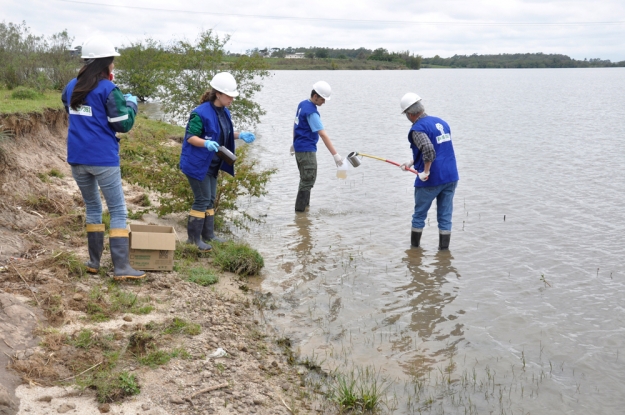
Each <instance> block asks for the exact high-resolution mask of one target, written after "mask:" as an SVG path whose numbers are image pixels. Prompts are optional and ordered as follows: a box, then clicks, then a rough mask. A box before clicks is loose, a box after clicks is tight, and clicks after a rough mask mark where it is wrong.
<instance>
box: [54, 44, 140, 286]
mask: <svg viewBox="0 0 625 415" xmlns="http://www.w3.org/2000/svg"><path fill="white" fill-rule="evenodd" d="M115 56H119V53H117V51H116V50H115V47H114V46H113V44H112V43H111V42H109V40H108V39H107V38H105V37H102V36H94V37H92V38H90V39H88V40H87V41H86V42H85V43H84V44H83V45H82V59H84V65H83V67H82V68H80V71H78V76H77V77H76V78H74V79H72V80H71V81H70V82H69V83H68V84H67V86H66V87H65V89H64V90H63V93H62V95H61V100H62V101H63V105H64V106H65V110H66V111H67V112H68V114H69V128H68V132H67V162H68V163H69V164H70V165H71V166H72V176H73V177H74V180H76V184H77V185H78V188H79V189H80V193H81V194H82V199H83V201H84V202H85V208H86V216H87V219H86V222H87V243H88V246H89V262H87V264H86V266H87V271H88V272H90V273H93V274H95V273H97V272H98V270H99V269H100V259H101V257H102V251H103V250H104V224H103V223H102V202H101V201H100V191H102V194H103V195H104V199H105V200H106V206H107V207H108V209H109V213H110V215H111V229H110V232H109V244H110V249H111V258H112V260H113V268H114V269H113V278H114V279H116V280H125V279H141V278H144V277H145V272H143V271H138V270H136V269H133V268H132V267H131V266H130V262H129V256H128V254H129V246H128V230H127V229H126V216H127V213H128V212H127V211H126V201H125V200H124V191H123V189H122V178H121V171H120V168H119V139H118V138H117V136H116V135H115V133H126V132H128V131H130V129H131V128H132V127H133V125H134V122H135V115H136V113H137V97H135V96H132V95H130V94H126V95H122V93H121V91H120V90H119V88H117V86H116V85H115V84H114V83H113V82H111V79H112V78H113V76H112V75H113V68H114V66H115V65H114V64H113V59H114V58H115Z"/></svg>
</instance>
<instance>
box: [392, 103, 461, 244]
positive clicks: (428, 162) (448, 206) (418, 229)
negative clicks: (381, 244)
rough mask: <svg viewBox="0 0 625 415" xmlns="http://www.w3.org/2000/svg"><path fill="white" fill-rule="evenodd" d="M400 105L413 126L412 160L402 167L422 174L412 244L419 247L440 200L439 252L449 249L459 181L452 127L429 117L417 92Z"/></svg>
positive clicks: (410, 134)
mask: <svg viewBox="0 0 625 415" xmlns="http://www.w3.org/2000/svg"><path fill="white" fill-rule="evenodd" d="M400 106H401V110H402V113H403V114H406V118H408V120H410V122H411V123H412V127H411V128H410V131H409V132H408V141H409V142H410V148H411V149H412V160H410V161H407V162H406V163H403V164H402V165H401V166H400V168H401V169H402V170H407V169H409V168H410V167H411V166H413V165H414V168H415V169H416V170H417V171H418V172H419V174H418V177H417V178H416V179H415V193H414V198H415V206H414V214H413V215H412V234H411V237H410V244H411V245H412V246H414V247H418V246H419V244H420V241H421V234H422V232H423V228H424V226H425V218H426V217H427V214H428V210H429V209H430V206H431V205H432V202H433V201H434V199H436V209H437V220H438V229H439V231H438V234H439V236H438V241H439V242H438V249H441V250H443V249H449V241H450V239H451V215H452V211H453V201H454V193H455V191H456V186H457V185H458V179H459V177H458V168H457V166H456V155H455V153H454V146H453V144H452V142H451V131H450V129H449V125H448V124H447V123H446V122H445V121H443V120H442V119H440V118H437V117H431V116H429V115H427V114H426V113H425V107H424V106H423V103H422V102H421V97H420V96H418V95H417V94H415V93H412V92H408V93H407V94H405V95H404V96H403V97H402V99H401V101H400Z"/></svg>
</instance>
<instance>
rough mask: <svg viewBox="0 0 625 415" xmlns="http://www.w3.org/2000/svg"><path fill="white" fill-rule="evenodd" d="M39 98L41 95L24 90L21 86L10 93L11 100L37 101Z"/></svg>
mask: <svg viewBox="0 0 625 415" xmlns="http://www.w3.org/2000/svg"><path fill="white" fill-rule="evenodd" d="M39 97H41V94H40V93H39V92H37V91H35V90H34V89H30V88H25V87H23V86H20V87H17V88H16V89H15V90H14V91H13V92H11V98H13V99H31V100H33V99H37V98H39Z"/></svg>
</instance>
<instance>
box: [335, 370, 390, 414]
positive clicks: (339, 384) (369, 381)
mask: <svg viewBox="0 0 625 415" xmlns="http://www.w3.org/2000/svg"><path fill="white" fill-rule="evenodd" d="M389 386H390V384H389V383H388V380H387V379H385V378H383V377H382V376H381V375H380V373H379V371H376V370H375V369H373V368H369V367H366V368H364V369H363V368H358V369H357V370H352V371H351V372H348V373H340V372H339V373H336V374H335V375H334V383H333V384H332V385H330V397H331V400H332V401H334V403H335V404H336V405H337V406H338V407H339V408H340V410H341V411H345V410H347V411H367V412H371V411H375V410H376V409H379V408H380V406H381V405H382V403H383V398H384V396H385V394H386V390H387V389H388V388H389Z"/></svg>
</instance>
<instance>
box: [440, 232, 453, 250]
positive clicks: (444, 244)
mask: <svg viewBox="0 0 625 415" xmlns="http://www.w3.org/2000/svg"><path fill="white" fill-rule="evenodd" d="M450 239H451V234H450V233H446V234H442V233H439V234H438V249H439V250H441V251H443V250H446V249H449V240H450Z"/></svg>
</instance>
